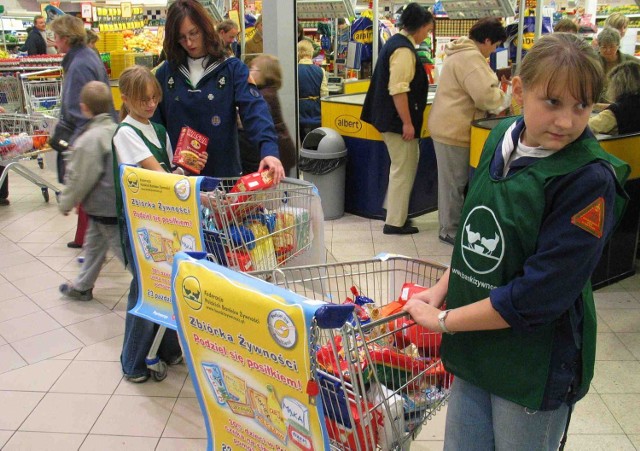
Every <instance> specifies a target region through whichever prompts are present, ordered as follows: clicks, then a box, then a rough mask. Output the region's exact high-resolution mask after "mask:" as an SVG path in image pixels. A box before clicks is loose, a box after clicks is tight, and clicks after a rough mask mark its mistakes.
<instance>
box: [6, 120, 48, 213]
mask: <svg viewBox="0 0 640 451" xmlns="http://www.w3.org/2000/svg"><path fill="white" fill-rule="evenodd" d="M56 122H57V120H56V119H55V118H52V117H47V116H42V115H28V114H16V113H13V114H0V166H4V167H5V170H4V171H3V173H2V175H1V176H0V185H1V184H2V183H4V180H5V178H6V177H7V174H8V173H9V170H12V171H14V172H16V173H18V174H19V175H21V176H22V177H24V178H25V179H27V180H29V181H30V182H32V183H34V184H36V185H37V186H39V187H40V189H41V190H42V196H43V197H44V200H45V201H46V202H49V189H52V190H53V191H54V193H55V194H56V195H58V194H59V193H60V190H59V188H58V187H56V186H55V185H53V184H51V183H50V182H48V181H47V180H45V179H44V178H42V177H40V176H39V175H37V174H36V173H35V172H33V171H31V170H30V169H29V168H27V167H26V166H24V165H23V164H21V163H20V162H21V161H26V160H32V159H38V163H39V164H40V167H41V168H42V159H41V155H42V153H44V152H47V151H49V150H50V148H49V147H48V145H47V141H48V138H49V134H50V133H51V132H52V131H53V128H54V127H55V124H56Z"/></svg>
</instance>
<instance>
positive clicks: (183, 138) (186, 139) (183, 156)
mask: <svg viewBox="0 0 640 451" xmlns="http://www.w3.org/2000/svg"><path fill="white" fill-rule="evenodd" d="M208 144H209V138H207V137H206V136H205V135H203V134H201V133H198V132H197V131H195V130H194V129H192V128H191V127H186V126H185V127H182V130H181V131H180V136H179V137H178V143H177V144H176V148H175V151H174V153H173V164H175V165H177V166H180V167H181V168H183V169H186V170H187V171H189V172H191V173H193V174H200V171H202V169H203V168H204V164H203V163H202V161H201V160H200V157H199V156H200V155H204V154H206V153H207V145H208Z"/></svg>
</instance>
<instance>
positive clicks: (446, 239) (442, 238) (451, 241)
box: [438, 235, 456, 246]
mask: <svg viewBox="0 0 640 451" xmlns="http://www.w3.org/2000/svg"><path fill="white" fill-rule="evenodd" d="M438 239H439V240H440V241H442V242H443V243H446V244H450V245H452V246H453V245H454V244H455V242H456V239H455V238H452V237H451V236H450V235H445V236H442V235H440V236H438Z"/></svg>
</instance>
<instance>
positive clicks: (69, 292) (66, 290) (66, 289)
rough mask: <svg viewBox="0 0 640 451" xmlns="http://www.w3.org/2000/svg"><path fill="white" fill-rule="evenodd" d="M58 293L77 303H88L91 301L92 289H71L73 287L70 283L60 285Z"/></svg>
mask: <svg viewBox="0 0 640 451" xmlns="http://www.w3.org/2000/svg"><path fill="white" fill-rule="evenodd" d="M60 293H62V294H64V295H65V296H67V297H69V298H72V299H76V300H78V301H90V300H91V299H93V289H92V288H89V289H88V290H84V291H80V290H76V289H75V288H73V285H71V284H70V283H63V284H62V285H60Z"/></svg>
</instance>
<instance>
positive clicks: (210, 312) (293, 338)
mask: <svg viewBox="0 0 640 451" xmlns="http://www.w3.org/2000/svg"><path fill="white" fill-rule="evenodd" d="M194 257H195V258H194ZM203 257H204V254H201V255H191V256H190V255H187V254H185V253H182V252H181V253H179V254H178V255H177V256H176V258H175V261H174V264H173V272H172V276H171V286H172V296H173V306H174V311H175V316H176V323H177V330H178V333H179V335H180V342H181V343H182V346H183V350H184V353H185V357H186V361H187V364H188V366H189V374H190V375H191V379H192V381H193V386H194V389H195V392H196V395H197V396H198V401H199V404H200V408H201V410H202V414H203V417H204V421H205V426H206V429H207V436H208V444H207V449H208V450H214V449H215V450H232V449H234V450H235V449H251V450H254V449H255V450H274V451H280V450H282V451H284V450H305V451H313V450H315V451H318V450H324V449H329V443H328V436H327V434H326V432H325V431H324V430H323V427H322V425H324V424H325V422H324V418H323V415H322V411H321V406H322V401H321V400H320V398H319V395H315V397H313V396H312V397H310V396H309V395H308V394H307V391H306V389H307V383H308V381H309V377H310V374H311V359H310V355H311V353H315V352H316V351H315V349H314V348H313V347H312V346H311V345H310V337H309V331H310V330H311V324H312V321H313V318H314V315H315V313H316V311H317V310H318V308H320V307H323V306H325V303H323V302H319V301H314V300H309V299H306V298H303V297H302V296H299V295H297V294H295V293H293V292H291V291H288V290H285V289H283V288H280V287H276V286H274V285H271V284H270V283H267V282H265V281H263V280H259V279H257V278H254V277H250V276H248V275H246V274H243V273H240V272H237V271H232V270H230V269H228V268H225V267H222V266H219V265H216V264H213V263H211V262H209V261H207V260H205V259H204V258H203ZM199 258H202V259H199Z"/></svg>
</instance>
